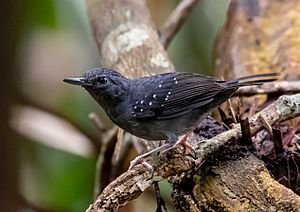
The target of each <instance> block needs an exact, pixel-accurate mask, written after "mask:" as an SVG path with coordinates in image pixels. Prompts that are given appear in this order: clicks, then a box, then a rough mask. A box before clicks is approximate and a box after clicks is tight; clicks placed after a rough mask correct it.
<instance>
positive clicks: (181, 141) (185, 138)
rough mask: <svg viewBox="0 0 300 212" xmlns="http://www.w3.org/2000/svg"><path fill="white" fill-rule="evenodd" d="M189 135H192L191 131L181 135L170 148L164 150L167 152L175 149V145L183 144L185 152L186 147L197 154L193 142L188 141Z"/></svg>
mask: <svg viewBox="0 0 300 212" xmlns="http://www.w3.org/2000/svg"><path fill="white" fill-rule="evenodd" d="M189 135H190V133H187V134H185V135H183V136H181V137H180V138H179V139H178V141H177V142H176V143H175V144H174V145H173V146H171V147H170V148H168V149H166V150H164V152H167V151H169V150H171V149H174V148H175V147H177V146H178V145H180V144H181V145H183V147H184V152H183V153H185V152H186V149H188V150H190V152H193V153H194V154H196V153H195V149H194V147H193V146H192V145H191V144H189V143H188V137H189Z"/></svg>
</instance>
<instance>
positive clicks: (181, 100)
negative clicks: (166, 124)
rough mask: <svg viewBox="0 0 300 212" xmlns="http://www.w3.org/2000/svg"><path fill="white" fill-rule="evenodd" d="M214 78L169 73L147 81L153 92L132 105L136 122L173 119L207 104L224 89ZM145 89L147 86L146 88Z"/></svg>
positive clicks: (149, 92)
mask: <svg viewBox="0 0 300 212" xmlns="http://www.w3.org/2000/svg"><path fill="white" fill-rule="evenodd" d="M220 82H222V81H217V80H216V79H215V78H213V77H208V76H202V75H198V74H191V73H168V74H164V75H163V76H161V77H160V78H155V79H153V80H151V79H150V80H149V81H148V82H147V83H152V84H153V83H156V84H157V85H155V86H154V87H155V88H154V89H153V90H152V91H148V92H146V93H147V95H145V96H144V97H143V98H140V99H138V100H137V101H136V102H135V104H134V105H133V109H132V114H133V116H134V117H135V118H136V119H160V120H162V119H172V118H176V117H179V116H182V115H184V114H186V113H188V112H190V111H192V110H193V109H196V108H200V107H201V106H204V105H207V104H209V103H210V102H211V101H213V100H214V97H215V96H216V95H217V94H219V93H220V92H221V91H223V90H224V89H225V87H224V86H223V85H222V84H221V83H220ZM146 87H147V86H146Z"/></svg>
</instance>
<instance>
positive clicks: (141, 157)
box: [128, 143, 171, 171]
mask: <svg viewBox="0 0 300 212" xmlns="http://www.w3.org/2000/svg"><path fill="white" fill-rule="evenodd" d="M170 145H171V144H169V143H165V144H164V145H162V146H160V147H157V148H155V149H153V150H151V151H149V152H146V153H145V154H142V155H139V156H137V157H136V158H135V159H134V160H132V161H131V162H130V166H129V168H128V170H130V169H132V167H133V166H134V165H136V164H139V163H141V164H142V165H144V166H145V167H146V168H147V169H149V170H151V171H153V167H152V165H150V164H149V163H148V162H146V161H145V158H146V157H148V156H149V155H152V154H155V153H157V152H161V151H162V150H164V149H167V148H169V147H170Z"/></svg>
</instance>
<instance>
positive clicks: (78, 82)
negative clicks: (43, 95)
mask: <svg viewBox="0 0 300 212" xmlns="http://www.w3.org/2000/svg"><path fill="white" fill-rule="evenodd" d="M64 82H66V83H70V84H73V85H81V86H89V85H90V84H89V83H87V82H85V80H84V78H83V77H71V78H65V79H64Z"/></svg>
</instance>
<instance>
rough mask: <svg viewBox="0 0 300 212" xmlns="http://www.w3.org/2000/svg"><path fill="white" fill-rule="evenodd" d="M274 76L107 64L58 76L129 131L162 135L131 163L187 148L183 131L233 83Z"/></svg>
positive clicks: (149, 136) (145, 135)
mask: <svg viewBox="0 0 300 212" xmlns="http://www.w3.org/2000/svg"><path fill="white" fill-rule="evenodd" d="M276 76H278V73H268V74H257V75H251V76H246V77H240V78H237V79H234V80H229V81H224V80H218V79H216V78H214V77H210V76H204V75H200V74H194V73H179V72H170V73H164V74H158V75H154V76H150V77H142V78H138V79H133V80H131V79H127V78H126V77H124V76H122V75H121V74H120V73H119V72H117V71H115V70H113V69H110V68H93V69H91V70H89V71H88V72H87V73H85V74H84V75H83V76H82V77H76V78H66V79H64V81H65V82H67V83H71V84H75V85H80V86H82V87H84V88H85V89H86V90H87V91H88V92H89V93H90V94H91V95H92V97H93V98H94V99H95V100H96V101H97V102H98V103H99V104H100V105H101V106H102V107H103V109H104V110H105V111H106V113H107V115H108V116H109V117H110V119H111V120H112V121H113V122H114V123H115V124H116V125H118V126H119V127H121V128H123V129H124V130H126V131H128V132H129V133H131V134H133V135H135V136H137V137H141V138H144V139H147V140H166V144H165V145H163V146H161V147H159V148H157V149H155V150H153V151H151V152H148V153H146V154H144V155H141V156H139V157H138V158H137V159H136V160H135V161H134V164H135V163H136V162H137V161H139V160H140V159H142V158H144V157H146V156H148V155H149V154H152V153H153V152H157V151H161V150H163V149H167V148H170V147H172V146H174V145H175V144H177V143H181V144H183V145H185V146H186V147H188V148H192V147H191V145H189V144H188V143H186V141H187V139H186V138H187V136H186V135H187V134H188V132H190V131H192V130H193V129H194V128H195V127H196V126H197V124H199V122H201V120H202V118H203V117H204V116H205V114H206V113H207V112H209V111H210V110H211V109H213V108H215V107H217V106H218V105H219V104H221V103H222V102H224V101H226V100H227V99H228V98H230V97H231V96H232V94H233V93H234V92H235V91H236V90H237V89H238V88H239V87H242V86H250V85H261V84H263V83H266V82H271V81H274V80H276ZM180 136H182V137H181V139H179V137H180ZM178 139H179V140H178ZM176 141H177V143H176Z"/></svg>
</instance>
